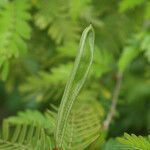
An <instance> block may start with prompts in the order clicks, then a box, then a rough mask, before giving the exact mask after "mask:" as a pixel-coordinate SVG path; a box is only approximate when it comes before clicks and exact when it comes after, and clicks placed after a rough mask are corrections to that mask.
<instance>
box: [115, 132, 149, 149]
mask: <svg viewBox="0 0 150 150" xmlns="http://www.w3.org/2000/svg"><path fill="white" fill-rule="evenodd" d="M118 141H119V142H120V143H121V144H122V145H123V146H122V148H121V149H128V150H149V149H150V138H149V137H148V139H147V138H144V137H142V136H136V135H134V134H131V135H129V134H127V133H125V134H124V137H123V138H118Z"/></svg>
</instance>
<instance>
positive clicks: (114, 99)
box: [103, 72, 123, 130]
mask: <svg viewBox="0 0 150 150" xmlns="http://www.w3.org/2000/svg"><path fill="white" fill-rule="evenodd" d="M122 76H123V74H122V72H118V73H117V80H116V85H115V88H114V92H113V95H112V104H111V107H110V111H109V113H108V115H107V117H106V120H105V121H104V123H103V129H104V130H108V129H109V126H110V123H111V121H112V119H113V117H114V116H115V112H116V106H117V103H118V97H119V93H120V88H121V83H122Z"/></svg>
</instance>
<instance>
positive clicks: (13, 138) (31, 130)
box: [0, 120, 51, 150]
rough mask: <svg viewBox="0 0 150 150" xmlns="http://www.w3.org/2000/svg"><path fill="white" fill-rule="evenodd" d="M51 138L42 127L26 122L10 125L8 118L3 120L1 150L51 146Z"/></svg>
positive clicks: (35, 149)
mask: <svg viewBox="0 0 150 150" xmlns="http://www.w3.org/2000/svg"><path fill="white" fill-rule="evenodd" d="M50 142H51V139H50V138H49V137H48V136H47V135H46V132H45V131H44V130H43V129H42V128H40V127H34V125H30V126H27V125H26V124H23V125H20V124H17V125H16V126H12V125H10V124H9V123H8V122H7V120H6V121H4V122H3V130H2V135H1V139H0V149H1V150H13V149H16V150H21V149H22V150H40V149H48V148H49V147H50Z"/></svg>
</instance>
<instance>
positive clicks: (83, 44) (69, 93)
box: [55, 25, 94, 148]
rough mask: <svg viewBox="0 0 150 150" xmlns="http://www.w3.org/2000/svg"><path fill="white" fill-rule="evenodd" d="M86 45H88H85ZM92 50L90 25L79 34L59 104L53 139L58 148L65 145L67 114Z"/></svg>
mask: <svg viewBox="0 0 150 150" xmlns="http://www.w3.org/2000/svg"><path fill="white" fill-rule="evenodd" d="M87 37H88V39H87ZM87 40H89V41H87ZM88 42H89V43H88ZM87 43H88V44H89V45H88V44H87ZM87 45H88V46H89V47H87ZM88 48H89V49H88ZM85 49H86V50H85ZM88 50H89V51H88ZM93 50H94V31H93V28H92V26H91V25H90V26H89V27H87V28H86V29H85V30H84V32H83V34H82V36H81V40H80V45H79V52H78V54H77V57H76V60H75V63H74V67H73V70H72V72H71V74H70V78H69V80H68V82H67V85H66V88H65V92H64V95H63V97H62V101H61V105H60V108H59V111H58V117H57V125H56V133H55V140H56V145H57V146H58V147H59V148H64V147H65V146H66V145H67V144H66V140H65V135H66V131H67V124H68V121H69V116H70V113H71V110H72V109H73V106H74V103H75V100H76V98H77V96H78V94H79V92H80V90H81V88H82V86H83V84H84V82H85V79H86V78H87V75H88V72H89V69H90V67H91V64H92V60H93ZM71 127H72V126H71ZM91 138H92V137H91ZM68 140H69V139H68ZM88 140H89V139H88ZM90 142H91V140H90V141H89V143H90Z"/></svg>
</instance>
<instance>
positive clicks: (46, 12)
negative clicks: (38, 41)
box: [35, 0, 79, 44]
mask: <svg viewBox="0 0 150 150" xmlns="http://www.w3.org/2000/svg"><path fill="white" fill-rule="evenodd" d="M64 4H65V5H64ZM36 7H37V9H38V11H37V13H36V14H35V24H36V25H37V26H38V27H39V28H40V29H45V28H46V27H48V34H49V35H50V36H51V38H52V39H54V40H55V42H56V43H57V44H60V42H62V41H64V40H67V41H70V40H75V39H78V37H79V35H78V33H77V31H78V30H79V27H78V26H77V24H76V23H75V22H73V21H71V20H70V19H69V17H70V16H69V13H68V12H67V8H68V7H67V4H66V1H65V0H56V1H49V0H43V1H39V2H38V3H37V5H36Z"/></svg>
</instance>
